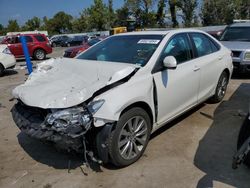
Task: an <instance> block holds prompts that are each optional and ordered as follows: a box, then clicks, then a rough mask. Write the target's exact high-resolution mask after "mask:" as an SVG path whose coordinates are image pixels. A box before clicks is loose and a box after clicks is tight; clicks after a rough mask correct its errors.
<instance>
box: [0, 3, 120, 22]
mask: <svg viewBox="0 0 250 188" xmlns="http://www.w3.org/2000/svg"><path fill="white" fill-rule="evenodd" d="M104 2H105V3H107V2H108V0H104ZM123 2H124V1H123V0H113V7H114V9H117V8H120V7H121V6H122V5H123ZM91 4H93V0H40V1H38V0H0V24H2V25H4V26H6V25H7V24H8V20H10V19H16V20H17V21H18V23H19V25H23V24H24V23H25V22H26V21H27V20H28V19H30V18H32V17H34V16H37V17H39V18H43V17H44V16H47V17H49V18H51V17H53V16H54V14H56V13H57V12H59V11H64V12H66V13H68V14H71V15H72V16H73V17H78V16H79V13H80V12H81V11H82V10H83V9H84V8H87V7H89V6H91Z"/></svg>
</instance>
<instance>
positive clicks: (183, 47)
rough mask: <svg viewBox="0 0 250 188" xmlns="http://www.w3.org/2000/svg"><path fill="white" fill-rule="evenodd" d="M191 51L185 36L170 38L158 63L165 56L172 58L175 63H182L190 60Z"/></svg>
mask: <svg viewBox="0 0 250 188" xmlns="http://www.w3.org/2000/svg"><path fill="white" fill-rule="evenodd" d="M191 53H192V49H191V46H190V44H189V40H188V38H187V35H186V34H179V35H176V36H175V37H174V38H172V39H171V40H170V41H169V42H168V44H167V46H166V47H165V49H164V50H163V52H162V54H161V57H160V61H163V59H164V58H165V57H167V56H174V57H175V58H176V60H177V63H178V64H180V63H183V62H185V61H188V60H190V59H192V58H191Z"/></svg>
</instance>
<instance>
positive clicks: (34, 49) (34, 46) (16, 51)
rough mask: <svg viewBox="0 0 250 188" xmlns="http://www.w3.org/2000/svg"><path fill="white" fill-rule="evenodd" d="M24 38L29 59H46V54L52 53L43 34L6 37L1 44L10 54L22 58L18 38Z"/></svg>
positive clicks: (21, 49)
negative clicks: (5, 46)
mask: <svg viewBox="0 0 250 188" xmlns="http://www.w3.org/2000/svg"><path fill="white" fill-rule="evenodd" d="M21 35H22V36H24V37H25V39H26V42H27V46H28V49H29V54H30V56H31V57H33V58H34V59H37V60H42V59H45V58H46V55H47V54H50V53H52V48H51V46H50V43H49V41H48V39H47V37H46V36H45V35H44V34H19V35H12V36H7V37H6V38H5V39H4V40H3V41H2V43H3V44H7V45H8V47H9V49H10V51H11V53H12V54H13V55H14V56H15V57H16V58H20V57H24V54H23V48H22V44H21V41H20V36H21Z"/></svg>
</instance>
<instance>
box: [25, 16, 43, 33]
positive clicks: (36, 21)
mask: <svg viewBox="0 0 250 188" xmlns="http://www.w3.org/2000/svg"><path fill="white" fill-rule="evenodd" d="M40 27H41V20H40V18H38V17H36V16H35V17H33V18H32V19H29V20H28V21H27V22H26V23H25V25H24V26H23V29H22V30H27V31H34V30H38V29H39V28H40Z"/></svg>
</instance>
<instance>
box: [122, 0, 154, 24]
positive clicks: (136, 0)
mask: <svg viewBox="0 0 250 188" xmlns="http://www.w3.org/2000/svg"><path fill="white" fill-rule="evenodd" d="M125 3H126V5H127V6H128V9H129V12H131V13H132V15H133V17H134V18H135V20H136V25H137V27H152V26H155V25H156V14H155V13H154V12H153V11H152V7H153V5H154V1H153V0H126V1H125Z"/></svg>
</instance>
